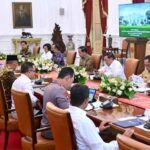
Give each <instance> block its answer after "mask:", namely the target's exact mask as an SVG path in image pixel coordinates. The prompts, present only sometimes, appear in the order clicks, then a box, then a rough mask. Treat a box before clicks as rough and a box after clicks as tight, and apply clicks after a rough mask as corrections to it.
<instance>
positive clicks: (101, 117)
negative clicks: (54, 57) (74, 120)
mask: <svg viewBox="0 0 150 150" xmlns="http://www.w3.org/2000/svg"><path fill="white" fill-rule="evenodd" d="M57 75H58V73H57V72H55V71H53V72H51V73H50V74H46V75H45V78H52V79H56V78H57ZM99 84H100V81H94V80H87V81H86V85H88V86H89V87H90V88H95V89H98V87H99ZM34 91H35V95H36V96H37V97H38V98H42V97H43V90H42V89H41V88H35V89H34ZM146 97H147V98H149V99H150V96H146ZM137 98H138V97H137ZM118 101H119V98H118ZM118 105H119V107H116V108H112V109H101V108H100V109H98V110H94V109H93V110H90V111H87V115H88V117H90V118H91V119H92V120H93V121H94V123H95V124H97V125H99V123H100V122H101V121H105V120H107V121H111V122H115V121H117V120H118V119H120V118H125V117H132V116H137V115H141V114H144V111H145V110H144V109H142V108H139V107H137V106H132V105H129V104H125V103H123V102H118ZM110 126H111V128H112V129H113V130H116V131H117V132H120V133H122V132H124V131H125V129H126V128H122V127H119V126H117V125H114V124H113V123H111V124H110ZM132 128H133V129H134V135H133V138H135V139H137V140H139V141H141V142H143V143H147V144H149V145H150V131H149V132H148V131H144V130H142V129H140V128H137V127H132Z"/></svg>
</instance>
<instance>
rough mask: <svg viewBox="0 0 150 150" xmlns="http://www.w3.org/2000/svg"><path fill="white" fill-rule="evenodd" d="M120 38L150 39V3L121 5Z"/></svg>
mask: <svg viewBox="0 0 150 150" xmlns="http://www.w3.org/2000/svg"><path fill="white" fill-rule="evenodd" d="M119 36H120V37H137V38H150V3H137V4H121V5H119Z"/></svg>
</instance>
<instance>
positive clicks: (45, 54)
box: [41, 51, 52, 60]
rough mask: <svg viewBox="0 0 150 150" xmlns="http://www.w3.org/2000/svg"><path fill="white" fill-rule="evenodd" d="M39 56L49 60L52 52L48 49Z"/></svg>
mask: <svg viewBox="0 0 150 150" xmlns="http://www.w3.org/2000/svg"><path fill="white" fill-rule="evenodd" d="M41 57H42V59H44V60H47V59H48V60H50V59H52V53H51V52H50V51H48V52H47V53H45V52H44V53H43V54H42V55H41Z"/></svg>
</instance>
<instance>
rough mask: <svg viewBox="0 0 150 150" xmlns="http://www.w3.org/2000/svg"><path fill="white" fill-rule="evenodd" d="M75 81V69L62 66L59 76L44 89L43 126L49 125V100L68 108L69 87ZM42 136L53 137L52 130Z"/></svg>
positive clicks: (58, 105)
mask: <svg viewBox="0 0 150 150" xmlns="http://www.w3.org/2000/svg"><path fill="white" fill-rule="evenodd" d="M73 81H74V71H73V69H72V68H70V67H65V68H62V70H61V71H60V72H59V74H58V78H57V79H56V80H54V81H53V82H52V83H51V84H50V85H48V86H47V87H46V88H45V90H44V97H43V110H42V112H43V117H42V120H41V126H42V127H46V126H48V125H49V123H48V117H47V113H46V104H47V102H51V103H53V104H54V105H55V106H57V107H59V108H62V109H66V108H68V107H69V102H70V99H69V95H68V93H67V89H69V88H70V87H71V84H72V83H73ZM42 136H43V137H45V138H48V139H52V133H51V131H50V130H47V131H43V132H42Z"/></svg>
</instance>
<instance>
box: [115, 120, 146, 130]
mask: <svg viewBox="0 0 150 150" xmlns="http://www.w3.org/2000/svg"><path fill="white" fill-rule="evenodd" d="M144 123H145V121H144V120H142V119H139V118H134V119H128V120H123V121H117V122H113V124H115V125H117V126H120V127H123V128H128V127H134V126H138V125H142V124H144Z"/></svg>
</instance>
